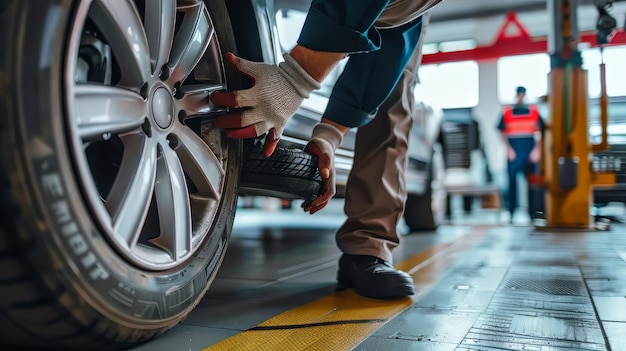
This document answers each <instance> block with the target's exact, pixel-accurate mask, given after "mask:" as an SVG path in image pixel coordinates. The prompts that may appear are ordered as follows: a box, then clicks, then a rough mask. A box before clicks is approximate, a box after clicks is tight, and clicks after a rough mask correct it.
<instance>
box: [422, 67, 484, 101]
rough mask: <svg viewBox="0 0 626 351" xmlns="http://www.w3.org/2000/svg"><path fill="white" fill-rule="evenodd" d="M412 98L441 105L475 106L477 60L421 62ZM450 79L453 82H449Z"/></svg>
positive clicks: (476, 95) (476, 98)
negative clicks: (430, 63)
mask: <svg viewBox="0 0 626 351" xmlns="http://www.w3.org/2000/svg"><path fill="white" fill-rule="evenodd" d="M419 79H420V84H418V86H417V87H416V89H415V97H416V98H417V99H418V100H421V101H426V102H428V103H429V104H431V105H434V106H437V107H441V108H461V107H475V106H476V105H478V63H476V61H462V62H454V63H442V64H436V65H423V66H421V67H420V69H419ZM451 82H454V83H453V84H451Z"/></svg>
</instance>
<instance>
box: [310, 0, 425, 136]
mask: <svg viewBox="0 0 626 351" xmlns="http://www.w3.org/2000/svg"><path fill="white" fill-rule="evenodd" d="M389 2H390V1H389V0H372V1H365V0H357V1H354V0H313V2H312V3H311V7H310V9H309V12H308V15H307V18H306V20H305V23H304V26H303V28H302V31H301V34H300V37H299V39H298V44H300V45H302V46H304V47H306V48H309V49H313V50H318V51H327V52H328V51H329V52H344V53H347V54H349V55H350V57H349V59H348V62H347V63H346V66H345V68H344V71H343V73H342V74H341V76H340V77H339V79H338V80H337V82H336V84H335V87H334V89H333V92H332V94H331V96H330V99H329V102H328V106H327V108H326V112H325V113H324V117H325V118H327V119H330V120H331V121H334V122H337V123H339V124H341V125H344V126H346V127H360V126H363V125H365V124H367V123H369V122H370V120H371V118H372V116H373V115H375V114H376V112H377V110H378V108H379V107H380V105H381V104H382V103H383V102H384V101H385V99H386V98H387V97H388V96H389V94H390V92H391V90H392V89H393V88H394V86H395V85H396V84H397V83H398V81H399V79H400V77H401V75H402V72H403V71H404V69H405V67H406V65H407V63H408V62H409V59H410V58H411V56H412V55H413V53H414V51H415V49H416V47H417V45H418V42H419V39H420V35H421V30H422V17H418V18H416V19H414V20H412V21H409V22H408V23H405V24H403V25H401V26H398V27H395V28H389V29H378V28H376V27H375V26H374V24H375V23H376V20H377V19H378V17H379V16H380V14H381V13H382V11H383V10H384V8H385V7H386V6H387V5H388V4H389Z"/></svg>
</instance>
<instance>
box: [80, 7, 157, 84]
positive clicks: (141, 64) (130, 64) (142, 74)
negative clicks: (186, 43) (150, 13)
mask: <svg viewBox="0 0 626 351" xmlns="http://www.w3.org/2000/svg"><path fill="white" fill-rule="evenodd" d="M91 17H92V19H93V20H94V22H95V23H96V25H97V26H98V27H99V28H100V30H101V31H102V32H103V33H105V36H106V38H107V41H108V43H109V44H110V45H111V47H112V49H113V54H114V55H115V57H116V59H117V62H118V64H119V67H120V69H121V70H122V77H121V81H120V84H121V85H124V86H129V87H137V88H139V87H141V86H142V85H143V84H144V83H145V82H146V81H147V80H148V77H149V75H150V74H151V68H150V51H149V50H148V41H147V39H146V34H145V31H144V28H143V24H142V22H141V18H140V17H139V13H138V12H137V9H136V7H135V5H134V3H133V2H132V1H130V0H99V1H94V4H93V7H92V12H91Z"/></svg>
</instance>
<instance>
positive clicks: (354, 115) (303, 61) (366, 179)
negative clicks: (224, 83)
mask: <svg viewBox="0 0 626 351" xmlns="http://www.w3.org/2000/svg"><path fill="white" fill-rule="evenodd" d="M440 1H441V0H421V1H416V0H391V1H389V0H386V1H385V0H375V1H355V0H313V1H312V3H311V7H310V9H309V12H308V14H307V18H306V20H305V23H304V26H303V28H302V31H301V34H300V37H299V39H298V44H297V45H296V46H295V47H294V48H293V49H292V50H291V51H290V53H289V54H286V55H285V56H284V58H285V61H284V62H281V63H280V65H278V66H275V65H268V64H264V63H256V62H250V61H247V60H244V59H241V58H238V57H235V56H234V55H230V56H229V57H228V59H229V61H230V63H231V64H233V65H234V66H235V67H236V68H237V69H238V70H239V71H241V72H242V73H243V74H245V75H247V76H249V77H251V78H252V80H253V86H252V87H251V88H250V89H244V90H238V91H234V92H220V93H214V94H213V95H212V96H211V100H212V101H213V102H214V103H216V104H219V105H224V106H228V107H232V108H244V109H240V110H236V111H235V112H234V113H231V114H229V115H226V116H222V117H220V118H218V119H217V120H216V121H215V125H216V126H217V127H219V128H224V129H226V135H227V136H228V137H233V138H253V137H258V136H261V135H263V134H264V133H267V136H266V138H265V146H264V149H265V153H266V155H270V154H271V153H272V152H273V151H274V148H275V147H276V145H277V143H278V141H279V139H280V136H281V134H282V130H283V128H284V126H285V124H286V123H287V121H288V120H289V119H290V118H291V117H292V116H293V115H294V114H295V112H296V110H297V109H298V108H299V107H300V105H301V104H302V101H303V100H304V99H305V98H306V97H308V96H309V93H310V92H311V91H313V90H315V89H318V88H319V86H320V85H319V83H320V82H321V81H322V80H323V79H324V78H325V77H326V75H328V73H329V72H330V71H331V70H332V68H333V67H334V66H335V65H336V64H337V63H338V62H339V61H340V60H342V59H343V58H345V57H346V56H348V62H347V63H346V65H345V67H344V70H343V72H342V74H341V76H340V77H339V79H338V80H337V82H336V84H335V87H334V89H333V92H332V94H331V96H330V98H329V102H328V106H327V108H326V110H325V112H324V114H323V117H322V120H321V122H320V123H319V124H317V125H316V126H315V128H314V130H313V134H312V137H311V139H310V141H309V143H308V144H307V146H306V147H305V149H306V150H307V151H308V152H310V153H313V154H315V155H317V157H318V162H319V163H318V167H319V169H320V174H321V175H322V178H323V185H322V188H323V191H322V194H321V195H320V196H319V197H318V198H316V199H315V200H313V201H312V202H311V203H303V208H304V210H305V211H307V212H310V213H311V214H313V213H316V212H317V211H319V210H321V209H322V208H324V206H326V204H327V203H328V201H329V200H330V199H331V198H332V197H333V196H334V194H335V170H334V155H335V150H336V149H337V148H338V147H339V145H340V144H341V142H342V139H343V135H344V134H345V133H346V132H347V131H348V130H349V129H350V128H354V127H363V126H365V125H366V124H368V123H370V122H373V121H372V120H374V121H375V122H376V123H377V125H378V127H374V126H372V128H368V129H367V130H366V129H363V130H361V129H359V132H358V133H357V145H356V149H355V161H354V166H353V169H352V171H351V174H350V177H349V180H348V189H347V190H346V205H345V211H346V214H347V217H348V219H347V220H346V222H345V223H344V225H343V226H342V227H341V228H340V229H339V230H338V231H337V235H336V240H337V245H338V247H339V249H340V250H341V251H342V252H343V255H342V256H341V258H340V259H339V267H338V273H337V279H338V284H337V289H338V290H343V289H347V288H354V289H355V291H356V292H357V293H358V294H360V295H363V296H366V297H371V298H396V297H403V296H408V295H412V294H414V287H413V280H412V278H411V276H409V275H408V274H407V273H405V272H402V271H399V270H396V269H395V268H394V267H393V266H392V264H391V262H392V251H393V249H394V248H395V247H397V245H398V244H399V238H398V234H397V232H396V225H397V223H398V220H399V219H400V216H401V215H402V212H403V210H404V207H403V206H404V200H405V199H406V189H405V184H404V167H405V163H406V146H407V140H408V131H409V129H410V125H411V115H410V113H411V112H413V111H412V108H411V106H412V100H413V96H412V93H413V90H412V88H411V87H413V86H414V84H415V81H416V75H415V74H416V70H417V67H418V63H419V60H420V58H421V55H420V54H419V52H420V46H421V45H420V38H423V36H422V27H423V23H424V22H423V16H422V15H423V14H424V13H425V12H426V11H427V10H428V9H430V8H432V7H433V6H434V5H436V4H437V3H439V2H440ZM407 68H408V70H409V71H405V70H406V69H407ZM405 72H407V73H405ZM403 76H404V78H403V79H402V83H401V84H398V82H399V81H400V80H401V78H402V77H403ZM394 87H395V88H396V89H395V90H394ZM405 89H410V90H408V91H407V90H405ZM390 94H391V98H390V99H387V98H388V97H389V96H390ZM385 100H387V102H388V105H386V106H384V107H383V108H381V105H382V104H383V102H386V101H385ZM379 108H380V109H379ZM374 116H376V118H374ZM379 117H383V118H379ZM371 159H377V160H379V161H380V160H382V162H378V161H377V162H371V164H370V160H371ZM371 166H374V169H375V171H374V169H372V167H371ZM371 171H374V172H371ZM381 199H382V201H381ZM388 199H389V200H390V202H387V200H388ZM366 203H367V204H375V205H376V206H368V205H365V204H366Z"/></svg>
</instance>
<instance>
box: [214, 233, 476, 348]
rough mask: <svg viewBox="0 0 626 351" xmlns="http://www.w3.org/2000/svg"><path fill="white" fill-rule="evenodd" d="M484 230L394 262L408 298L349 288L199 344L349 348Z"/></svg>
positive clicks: (420, 291)
mask: <svg viewBox="0 0 626 351" xmlns="http://www.w3.org/2000/svg"><path fill="white" fill-rule="evenodd" d="M487 232H488V230H487V229H486V228H483V230H480V228H474V230H473V231H472V232H471V233H469V234H467V235H464V236H463V237H460V238H457V240H456V241H455V242H453V243H449V242H448V243H442V244H439V245H436V246H434V247H432V248H429V249H427V250H424V251H421V252H419V253H418V254H416V255H414V256H412V257H410V258H408V259H407V260H405V261H403V262H400V263H398V264H396V265H395V266H396V268H398V269H401V270H404V271H406V272H409V274H411V276H412V277H413V279H414V280H415V287H416V290H417V294H416V295H415V296H414V297H413V298H404V299H398V300H387V301H385V300H374V299H368V298H364V297H361V296H359V295H357V294H356V293H355V292H354V290H352V289H349V290H345V291H341V292H336V293H334V294H332V295H329V296H325V297H322V298H320V299H318V300H315V301H313V302H310V303H308V304H305V305H303V306H300V307H297V308H294V309H292V310H289V311H286V312H284V313H281V314H279V315H277V316H275V317H272V318H270V319H268V320H267V321H265V322H263V323H261V324H259V325H258V326H256V327H254V328H252V329H249V330H246V331H244V332H241V333H239V334H237V335H233V336H232V337H230V338H227V339H224V340H222V341H221V342H219V343H217V344H214V345H211V346H209V347H207V348H205V349H204V350H203V351H214V350H219V351H222V350H233V351H246V350H254V351H257V350H268V351H276V350H289V351H300V350H320V351H326V350H332V351H341V350H351V349H353V348H354V347H355V346H357V345H358V344H359V343H361V342H362V341H363V340H364V339H365V338H367V337H368V336H369V335H371V334H372V333H374V332H375V331H376V330H377V329H378V328H380V327H381V326H382V325H383V324H384V323H386V322H387V321H389V320H390V319H391V318H393V317H395V316H396V315H398V314H399V313H400V312H402V311H403V310H405V309H406V308H409V307H410V306H411V305H412V304H413V301H414V299H417V298H420V297H421V296H424V295H425V294H426V293H427V292H428V291H429V290H430V289H431V288H432V286H434V283H435V282H436V281H437V280H438V278H440V277H441V275H442V274H443V272H445V270H446V269H447V268H448V267H450V265H451V264H452V262H453V261H454V258H455V256H458V255H457V254H458V253H460V252H463V251H466V250H468V249H469V248H471V247H473V246H474V244H476V243H478V242H479V241H480V240H481V239H482V238H483V237H484V235H486V233H487Z"/></svg>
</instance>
